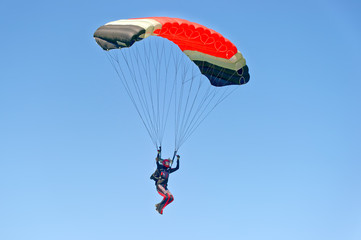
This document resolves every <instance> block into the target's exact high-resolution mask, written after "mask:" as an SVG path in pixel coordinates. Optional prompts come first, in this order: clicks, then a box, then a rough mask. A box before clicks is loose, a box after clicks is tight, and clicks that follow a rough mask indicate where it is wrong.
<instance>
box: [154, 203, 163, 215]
mask: <svg viewBox="0 0 361 240" xmlns="http://www.w3.org/2000/svg"><path fill="white" fill-rule="evenodd" d="M155 210H156V211H157V212H159V214H163V211H162V208H161V205H160V203H158V204H156V205H155Z"/></svg>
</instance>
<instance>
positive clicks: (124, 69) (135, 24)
mask: <svg viewBox="0 0 361 240" xmlns="http://www.w3.org/2000/svg"><path fill="white" fill-rule="evenodd" d="M94 38H95V40H96V42H97V44H98V45H99V46H100V47H101V48H102V49H104V50H105V51H106V53H107V57H108V59H109V61H110V62H111V64H112V66H113V67H114V69H115V70H116V72H117V74H118V77H119V79H120V80H121V83H122V85H123V87H124V89H125V90H126V92H127V94H128V95H129V97H130V99H131V101H132V103H133V104H134V106H135V108H136V110H137V112H138V114H139V116H140V118H141V120H142V122H143V124H144V126H145V128H146V130H147V132H148V134H149V136H150V138H151V139H152V142H153V144H154V145H155V146H156V147H158V146H161V145H162V142H163V139H164V135H165V133H168V131H167V128H170V129H172V131H170V132H173V133H174V134H173V135H174V136H173V139H174V148H175V152H176V151H177V150H178V149H179V147H180V146H181V145H182V144H183V143H184V142H185V141H186V140H187V139H188V138H189V137H190V136H191V135H192V133H193V132H194V131H195V130H196V129H197V127H198V126H199V125H200V124H201V123H202V122H203V121H204V119H205V118H206V117H207V116H208V115H209V114H210V112H211V111H212V110H213V109H214V108H215V107H216V106H217V105H218V104H219V103H221V102H222V101H223V100H224V99H225V98H226V97H227V96H229V94H231V93H232V92H233V91H234V90H235V89H236V88H237V87H238V86H239V85H243V84H246V83H247V82H248V81H249V79H250V75H249V71H248V66H247V65H246V60H245V59H244V57H243V56H242V54H241V52H239V51H238V50H237V48H236V46H235V45H234V44H233V43H232V42H231V41H229V40H228V39H226V38H225V37H223V36H222V35H221V34H219V33H218V32H216V31H214V30H212V29H209V28H207V27H205V26H202V25H200V24H197V23H194V22H190V21H187V20H184V19H179V18H169V17H148V18H135V19H123V20H118V21H113V22H109V23H107V24H105V25H104V26H101V27H99V28H98V29H97V30H96V31H95V33H94ZM143 40H144V41H143ZM113 49H114V50H113ZM110 50H112V51H110ZM231 122H232V121H229V122H228V123H221V124H231ZM170 124H172V125H171V126H169V125H170Z"/></svg>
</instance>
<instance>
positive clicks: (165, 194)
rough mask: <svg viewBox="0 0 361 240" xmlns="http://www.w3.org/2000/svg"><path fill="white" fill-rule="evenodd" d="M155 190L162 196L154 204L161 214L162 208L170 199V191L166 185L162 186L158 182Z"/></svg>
mask: <svg viewBox="0 0 361 240" xmlns="http://www.w3.org/2000/svg"><path fill="white" fill-rule="evenodd" d="M157 191H158V193H159V194H160V195H161V196H162V197H163V200H162V201H161V202H160V203H158V204H157V205H156V206H157V211H158V212H159V213H160V214H163V209H164V208H165V206H166V205H168V204H169V201H170V199H171V197H170V195H169V193H170V192H169V190H168V189H167V187H165V186H162V185H160V184H158V185H157Z"/></svg>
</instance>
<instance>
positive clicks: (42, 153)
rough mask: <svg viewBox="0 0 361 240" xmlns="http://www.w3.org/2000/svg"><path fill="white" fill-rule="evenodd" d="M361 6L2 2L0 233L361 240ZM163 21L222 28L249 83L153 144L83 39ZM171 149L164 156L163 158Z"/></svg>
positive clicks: (95, 238)
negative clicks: (170, 138) (175, 140)
mask: <svg viewBox="0 0 361 240" xmlns="http://www.w3.org/2000/svg"><path fill="white" fill-rule="evenodd" d="M360 12H361V3H360V1H347V0H344V1H331V0H330V1H326V0H312V1H311V0H305V1H286V0H285V1H278V0H276V1H258V0H255V1H241V0H237V1H236V0H234V1H227V0H225V1H208V2H207V1H191V0H183V1H177V2H176V1H169V0H164V1H144V0H142V1H119V0H118V1H113V0H109V1H103V2H102V1H92V0H87V1H84V0H82V1H74V0H72V1H69V0H63V1H56V2H54V1H38V0H34V1H2V2H1V3H0V27H1V28H0V31H1V33H0V36H1V45H0V69H1V70H0V239H1V240H25V239H26V240H65V239H66V240H82V239H84V240H99V239H107V240H111V239H159V238H167V237H169V238H172V239H174V240H178V239H207V240H215V239H217V240H218V239H244V240H265V239H276V240H306V239H307V240H340V239H342V240H359V239H361V204H360V203H361V174H360V173H361V163H360V161H361V124H360V122H361V95H360V93H361V67H360V60H359V56H360V55H361V44H360V43H361V25H360V23H361V17H360V16H361V15H360ZM147 16H170V17H179V18H184V19H188V20H190V21H194V22H198V23H200V24H203V25H205V26H207V27H210V28H213V29H214V30H216V31H219V32H221V33H222V34H223V35H224V36H226V37H227V38H228V39H230V40H231V41H232V42H234V43H235V44H236V46H237V47H238V49H239V50H240V51H241V52H242V53H243V55H244V56H245V58H246V60H247V64H248V66H249V68H250V74H251V80H250V82H249V83H248V84H246V85H244V86H241V87H240V89H239V91H236V92H235V93H234V94H233V95H231V96H230V97H229V98H227V100H226V101H225V102H223V103H222V104H221V105H220V106H219V107H218V108H217V109H216V110H215V111H214V112H212V114H211V115H210V116H209V118H207V119H206V121H205V122H204V123H203V124H202V125H201V126H200V127H199V128H198V130H197V131H196V132H195V134H193V136H192V137H191V138H190V139H189V140H188V141H187V142H186V143H185V144H184V145H183V146H182V148H181V150H180V152H179V153H180V155H181V168H180V170H179V171H178V172H176V173H174V174H173V175H172V176H171V178H170V184H169V188H170V190H171V191H172V193H173V194H174V197H175V201H174V202H173V203H172V204H171V205H170V206H168V207H167V208H166V209H165V211H164V215H163V216H161V215H159V214H158V213H157V212H156V211H155V210H154V204H155V203H157V202H158V201H160V199H161V197H160V196H159V195H158V194H157V193H156V191H155V187H154V184H153V182H152V181H150V180H149V176H150V174H151V173H152V172H153V170H154V157H155V154H156V153H155V149H154V146H153V145H152V143H151V141H150V139H149V137H148V135H147V133H146V131H145V129H144V127H143V126H142V122H141V121H140V119H139V117H138V115H137V113H136V112H135V110H134V109H133V106H132V105H131V102H130V101H129V99H128V97H127V96H126V95H125V93H124V91H123V90H122V89H121V88H120V86H119V84H117V81H116V79H117V76H116V74H115V72H114V70H113V69H112V68H111V66H110V64H109V62H108V61H107V59H106V55H105V54H104V53H103V51H102V50H101V48H100V47H99V46H98V45H97V44H96V43H95V41H94V39H93V37H92V36H93V32H94V31H95V30H96V29H97V28H98V27H99V26H101V25H103V24H105V23H107V22H109V21H112V20H117V19H124V18H134V17H147ZM165 151H166V153H167V152H169V153H171V149H165Z"/></svg>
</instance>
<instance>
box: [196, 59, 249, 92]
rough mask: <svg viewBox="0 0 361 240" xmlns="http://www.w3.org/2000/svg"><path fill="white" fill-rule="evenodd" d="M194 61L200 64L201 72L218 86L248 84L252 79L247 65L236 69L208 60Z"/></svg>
mask: <svg viewBox="0 0 361 240" xmlns="http://www.w3.org/2000/svg"><path fill="white" fill-rule="evenodd" d="M193 62H194V63H195V64H196V65H197V66H198V68H199V70H200V71H201V73H202V74H203V75H205V76H206V77H207V78H208V79H209V81H210V83H211V84H212V85H213V86H216V87H223V86H227V85H242V84H246V83H247V82H248V81H249V79H250V75H249V72H248V66H247V65H245V66H244V67H242V68H241V69H239V70H237V71H236V70H232V69H228V68H223V67H220V66H217V65H214V64H212V63H209V62H206V61H197V60H196V61H193Z"/></svg>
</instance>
